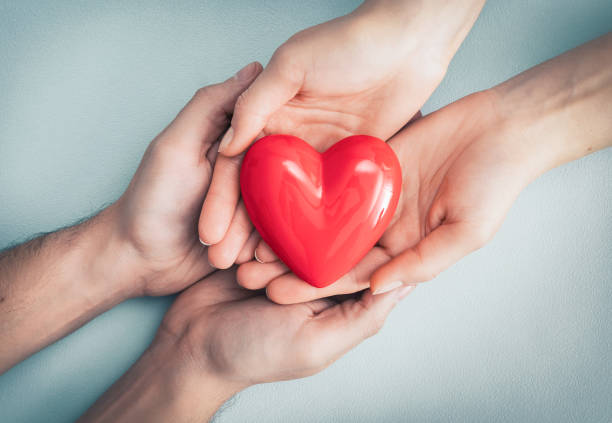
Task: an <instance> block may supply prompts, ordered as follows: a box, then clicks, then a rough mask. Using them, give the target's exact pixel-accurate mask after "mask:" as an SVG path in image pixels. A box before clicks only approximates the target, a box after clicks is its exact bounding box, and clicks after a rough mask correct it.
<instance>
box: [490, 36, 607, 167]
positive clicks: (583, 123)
mask: <svg viewBox="0 0 612 423" xmlns="http://www.w3.org/2000/svg"><path fill="white" fill-rule="evenodd" d="M491 92H492V93H493V94H494V97H495V104H496V108H497V111H498V114H499V116H500V119H501V121H503V122H504V124H503V125H504V128H505V129H504V130H505V131H506V132H508V133H509V134H512V137H513V138H514V140H515V143H516V144H517V145H522V147H523V148H524V151H525V155H524V156H525V157H526V163H527V164H528V165H529V166H530V169H529V171H530V172H532V173H533V176H534V177H535V176H537V175H538V174H540V173H542V172H544V171H546V170H548V169H550V168H552V167H555V166H558V165H560V164H562V163H566V162H568V161H571V160H575V159H577V158H579V157H582V156H584V155H586V154H589V153H591V152H594V151H597V150H600V149H602V148H605V147H607V146H610V145H612V33H609V34H606V35H604V36H603V37H600V38H597V39H595V40H593V41H590V42H588V43H586V44H584V45H582V46H580V47H577V48H575V49H573V50H570V51H569V52H567V53H565V54H562V55H560V56H558V57H555V58H554V59H551V60H549V61H547V62H544V63H542V64H540V65H538V66H536V67H534V68H531V69H529V70H527V71H525V72H523V73H521V74H520V75H518V76H516V77H514V78H512V79H510V80H509V81H507V82H504V83H503V84H501V85H499V86H497V87H495V88H493V89H492V90H491Z"/></svg>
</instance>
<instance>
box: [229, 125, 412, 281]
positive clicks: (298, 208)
mask: <svg viewBox="0 0 612 423" xmlns="http://www.w3.org/2000/svg"><path fill="white" fill-rule="evenodd" d="M401 183H402V178H401V169H400V164H399V162H398V160H397V157H396V156H395V153H394V152H393V150H392V149H391V147H389V146H388V145H387V143H385V142H383V141H381V140H379V139H378V138H374V137H370V136H367V135H355V136H352V137H348V138H344V139H343V140H341V141H339V142H337V143H336V144H334V145H333V146H332V147H330V148H329V149H328V150H327V151H325V152H324V153H322V154H320V153H318V152H317V151H316V150H315V149H314V148H312V147H311V146H310V145H309V144H307V143H306V142H304V141H303V140H301V139H299V138H297V137H294V136H291V135H269V136H267V137H264V138H262V139H260V140H259V141H257V142H256V143H255V144H253V146H252V147H251V148H250V149H249V151H248V152H247V154H246V155H245V157H244V160H243V162H242V169H241V172H240V188H241V191H242V198H243V199H244V204H245V205H246V209H247V211H248V213H249V216H250V218H251V221H252V222H253V224H254V225H255V228H257V231H258V232H259V234H260V235H261V237H262V238H263V239H264V240H265V241H266V242H267V243H268V245H269V246H270V247H271V248H272V249H273V250H274V252H275V253H276V254H277V255H278V257H279V258H280V259H281V260H282V261H283V262H284V263H285V264H286V265H287V266H289V268H290V269H291V270H293V272H294V273H295V274H296V275H297V276H299V277H300V278H302V279H303V280H305V281H306V282H308V283H310V284H311V285H313V286H316V287H324V286H327V285H329V284H331V283H332V282H334V281H336V280H337V279H338V278H340V277H341V276H342V275H344V274H345V273H347V272H348V271H349V270H350V269H351V268H353V266H355V264H357V262H358V261H359V260H361V259H362V258H363V256H365V254H366V253H367V252H368V251H369V250H370V249H371V248H372V247H373V246H374V245H375V244H376V242H377V241H378V239H379V238H380V237H381V235H382V234H383V232H384V231H385V229H386V228H387V226H388V225H389V222H390V220H391V218H392V217H393V213H394V212H395V208H396V207H397V203H398V200H399V194H400V190H401Z"/></svg>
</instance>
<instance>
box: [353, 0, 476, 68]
mask: <svg viewBox="0 0 612 423" xmlns="http://www.w3.org/2000/svg"><path fill="white" fill-rule="evenodd" d="M485 2H486V0H457V1H448V0H365V1H364V2H363V4H362V5H361V6H360V7H359V8H357V9H356V10H355V11H354V12H353V15H354V16H356V17H360V18H364V19H368V20H374V21H375V22H376V23H377V25H379V26H380V27H383V28H385V27H391V28H393V29H394V30H395V32H397V33H398V34H402V33H404V34H406V38H404V39H402V38H401V37H400V38H399V39H398V42H401V43H403V44H405V45H408V46H409V47H410V49H411V50H417V49H420V48H425V49H427V50H428V52H431V53H432V54H433V53H435V54H436V55H437V56H438V58H439V60H440V61H442V62H443V63H444V65H445V66H447V65H448V63H449V62H450V60H451V59H452V58H453V56H454V55H455V53H456V52H457V50H458V49H459V46H460V45H461V43H462V42H463V40H464V39H465V37H466V36H467V34H468V33H469V31H470V29H471V28H472V26H473V25H474V22H476V19H477V18H478V15H479V14H480V11H481V10H482V8H483V6H484V4H485ZM415 33H421V34H423V36H422V37H415V35H414V34H415Z"/></svg>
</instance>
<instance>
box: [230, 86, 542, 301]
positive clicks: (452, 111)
mask: <svg viewBox="0 0 612 423" xmlns="http://www.w3.org/2000/svg"><path fill="white" fill-rule="evenodd" d="M494 102H495V99H494V97H493V94H492V93H491V92H489V91H487V92H482V93H477V94H474V95H471V96H469V97H466V98H464V99H461V100H459V101H457V102H456V103H453V104H451V105H449V106H447V107H445V108H443V109H441V110H439V111H437V112H435V113H433V114H431V115H429V116H426V117H424V118H421V119H419V120H417V121H415V122H414V123H412V124H410V125H409V126H408V127H407V128H405V129H403V130H402V131H401V132H400V133H398V134H397V135H396V136H394V137H393V138H392V139H391V140H390V141H389V142H388V144H389V146H391V148H392V149H393V150H394V151H395V153H396V154H397V157H398V159H399V161H400V163H401V166H402V178H403V181H402V192H401V196H400V202H399V205H398V207H397V210H396V212H395V215H394V217H393V219H392V220H391V224H390V226H389V227H388V228H387V230H386V231H385V233H384V234H383V236H382V238H381V239H380V240H379V242H378V244H377V245H376V246H375V247H374V248H373V249H372V250H371V251H370V252H369V253H368V254H367V255H366V256H365V257H364V258H363V260H361V262H360V263H359V264H357V266H356V267H355V268H354V269H352V270H351V271H350V272H348V273H347V274H346V275H344V276H343V277H341V278H340V279H339V280H338V281H337V282H335V283H333V284H331V285H329V286H327V287H325V288H315V287H313V286H311V285H308V284H306V283H304V282H303V281H302V280H300V279H299V278H298V277H297V276H295V275H294V274H293V273H291V272H290V271H289V269H288V268H287V267H286V266H285V265H284V264H283V263H282V262H280V261H272V262H269V263H259V262H257V261H251V262H249V263H246V264H243V265H241V266H240V268H239V270H238V281H239V283H240V284H241V285H242V286H244V287H246V288H249V289H261V288H264V287H265V288H266V289H267V294H268V296H269V297H270V298H271V299H272V300H274V301H276V302H278V303H296V302H301V301H308V300H312V299H315V298H321V297H326V296H330V295H337V294H346V293H350V292H356V291H360V290H362V289H365V288H368V287H370V286H371V289H372V290H374V291H377V290H378V291H380V290H383V291H384V290H385V288H389V287H393V286H395V285H394V282H396V281H399V282H403V283H406V284H414V283H418V282H422V281H427V280H430V279H432V278H434V277H435V276H436V275H437V274H438V273H439V272H441V271H442V270H444V269H446V268H447V267H449V266H450V265H452V264H453V263H454V262H456V261H457V260H459V259H460V258H461V257H463V256H465V255H466V254H468V253H470V252H471V251H473V250H475V249H477V248H479V247H480V246H482V245H483V244H484V243H485V242H486V241H487V240H489V239H490V238H491V237H492V235H493V234H494V233H495V231H496V230H497V228H498V227H499V225H500V224H501V222H502V220H503V218H504V216H505V214H506V212H507V210H508V209H509V207H510V206H511V204H512V202H513V201H514V198H515V197H516V195H518V193H519V192H520V191H521V189H522V188H523V187H524V186H525V185H526V184H527V183H528V182H529V181H530V180H531V178H533V177H534V175H533V173H532V172H527V171H525V169H523V166H525V163H526V161H525V160H522V159H523V155H524V154H525V151H524V150H523V149H522V147H519V145H518V144H517V143H515V142H513V140H512V138H511V137H510V136H508V135H507V134H506V133H504V131H502V130H501V129H500V128H499V127H498V126H499V125H498V120H497V115H496V114H495V109H496V108H495V107H494V104H493V103H494ZM258 251H259V249H258ZM260 256H263V258H264V260H265V259H266V258H267V259H268V260H270V259H272V260H275V257H274V255H271V254H270V253H269V252H263V251H262V253H261V254H258V257H259V258H260V259H262V257H260Z"/></svg>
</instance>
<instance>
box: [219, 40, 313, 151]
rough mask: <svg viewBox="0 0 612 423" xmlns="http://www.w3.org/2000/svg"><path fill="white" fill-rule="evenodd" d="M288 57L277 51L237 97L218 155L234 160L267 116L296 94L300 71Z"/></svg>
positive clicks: (259, 130)
mask: <svg viewBox="0 0 612 423" xmlns="http://www.w3.org/2000/svg"><path fill="white" fill-rule="evenodd" d="M291 56H292V54H290V53H285V50H282V49H279V50H277V51H276V53H275V54H274V56H273V57H272V59H271V60H270V63H269V64H268V66H266V68H265V69H264V71H263V72H262V73H261V74H260V75H259V76H258V77H257V79H256V80H255V81H254V82H253V84H251V86H250V87H249V88H248V89H247V90H246V91H244V92H243V93H242V94H241V95H240V97H238V101H237V102H236V107H235V108H234V116H233V118H232V124H231V127H230V129H229V130H228V131H227V132H226V134H225V136H224V137H223V139H222V140H221V144H220V145H219V153H221V154H223V155H226V156H235V155H237V154H240V153H241V152H243V151H244V150H245V149H246V148H247V147H248V146H249V145H250V144H251V142H253V140H254V139H255V138H256V137H257V136H258V135H259V133H260V132H261V131H262V130H263V129H264V127H265V126H266V123H267V122H268V119H269V118H270V116H272V114H273V113H274V112H276V111H277V110H278V109H279V108H280V107H281V106H283V105H284V104H285V103H287V102H288V101H289V100H291V99H292V98H293V97H294V96H295V94H297V92H298V91H299V89H300V87H301V85H302V81H303V79H304V71H303V69H302V68H301V66H299V65H296V64H295V61H294V59H293V58H292V57H291Z"/></svg>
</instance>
